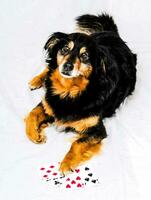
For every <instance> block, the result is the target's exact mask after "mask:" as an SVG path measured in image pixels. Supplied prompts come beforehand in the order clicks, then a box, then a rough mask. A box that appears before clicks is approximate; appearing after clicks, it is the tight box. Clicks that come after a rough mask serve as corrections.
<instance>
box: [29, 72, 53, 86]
mask: <svg viewBox="0 0 151 200" xmlns="http://www.w3.org/2000/svg"><path fill="white" fill-rule="evenodd" d="M48 71H49V69H48V68H45V69H44V71H43V72H42V73H40V74H39V75H37V76H35V77H34V78H33V79H32V80H31V81H30V82H29V88H30V89H31V90H35V89H38V88H40V87H42V85H43V82H44V80H45V77H46V75H47V73H48Z"/></svg>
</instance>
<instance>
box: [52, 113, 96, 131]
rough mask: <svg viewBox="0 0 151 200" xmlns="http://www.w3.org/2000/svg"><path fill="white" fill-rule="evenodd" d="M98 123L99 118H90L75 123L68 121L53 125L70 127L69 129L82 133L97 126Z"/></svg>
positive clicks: (57, 122)
mask: <svg viewBox="0 0 151 200" xmlns="http://www.w3.org/2000/svg"><path fill="white" fill-rule="evenodd" d="M98 122H99V117H98V116H92V117H88V118H84V119H80V120H77V121H68V122H65V123H63V122H62V121H56V122H55V124H56V125H57V126H63V127H71V128H74V129H75V130H76V131H78V132H79V133H82V132H84V131H86V130H87V129H88V128H90V127H93V126H95V125H97V124H98Z"/></svg>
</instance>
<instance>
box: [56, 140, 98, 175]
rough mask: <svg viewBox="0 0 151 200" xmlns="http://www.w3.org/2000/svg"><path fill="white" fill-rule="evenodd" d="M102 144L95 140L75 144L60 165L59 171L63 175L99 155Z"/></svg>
mask: <svg viewBox="0 0 151 200" xmlns="http://www.w3.org/2000/svg"><path fill="white" fill-rule="evenodd" d="M100 148H101V142H100V141H98V140H96V139H93V140H90V141H87V142H77V141H75V142H73V144H72V146H71V148H70V150H69V152H68V153H67V154H66V156H65V158H64V159H63V161H62V162H61V164H60V168H59V170H60V171H61V172H62V173H66V172H67V171H70V170H73V169H75V168H76V167H77V166H79V165H80V164H82V163H83V162H85V161H87V160H89V159H90V158H91V157H92V156H94V155H96V154H97V153H99V151H100Z"/></svg>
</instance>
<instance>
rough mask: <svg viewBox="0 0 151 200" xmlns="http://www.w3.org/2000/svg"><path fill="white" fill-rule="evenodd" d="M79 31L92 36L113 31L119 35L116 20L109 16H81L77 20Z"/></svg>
mask: <svg viewBox="0 0 151 200" xmlns="http://www.w3.org/2000/svg"><path fill="white" fill-rule="evenodd" d="M76 21H77V31H79V32H84V33H86V34H89V35H90V34H92V33H97V32H102V31H112V32H115V33H117V34H118V29H117V26H116V24H115V23H114V20H113V18H112V17H111V16H109V15H108V14H102V15H98V16H96V15H81V16H79V17H78V18H77V19H76Z"/></svg>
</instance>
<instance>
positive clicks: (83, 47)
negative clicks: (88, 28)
mask: <svg viewBox="0 0 151 200" xmlns="http://www.w3.org/2000/svg"><path fill="white" fill-rule="evenodd" d="M44 48H45V50H46V51H47V60H46V61H47V62H48V63H50V65H51V67H52V68H53V69H54V68H55V69H56V68H58V71H59V73H60V75H61V76H62V77H64V78H67V79H73V78H77V77H85V78H88V77H90V76H91V75H92V74H94V73H95V72H96V70H97V67H96V66H98V65H100V66H101V65H102V69H104V70H105V66H104V62H103V59H101V58H100V55H98V51H97V44H96V43H95V41H93V39H92V38H91V36H88V35H86V34H82V33H72V34H64V33H60V32H59V33H54V34H53V35H52V36H51V37H50V38H49V39H48V41H47V43H46V44H45V47H44Z"/></svg>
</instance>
